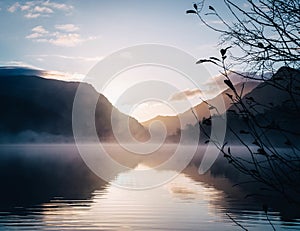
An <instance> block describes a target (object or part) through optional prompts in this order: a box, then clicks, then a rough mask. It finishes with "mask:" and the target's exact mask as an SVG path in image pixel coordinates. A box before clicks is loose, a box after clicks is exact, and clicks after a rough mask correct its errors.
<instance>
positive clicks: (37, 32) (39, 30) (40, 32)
mask: <svg viewBox="0 0 300 231" xmlns="http://www.w3.org/2000/svg"><path fill="white" fill-rule="evenodd" d="M31 31H32V32H33V33H31V34H29V35H27V36H26V37H25V38H27V39H37V38H41V37H43V36H44V35H45V34H48V33H49V31H47V30H46V29H45V28H44V27H43V26H36V27H34V28H32V29H31Z"/></svg>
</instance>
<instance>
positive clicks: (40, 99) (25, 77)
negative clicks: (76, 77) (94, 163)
mask: <svg viewBox="0 0 300 231" xmlns="http://www.w3.org/2000/svg"><path fill="white" fill-rule="evenodd" d="M22 73H23V74H22ZM39 73H42V72H40V71H38V70H37V71H36V70H30V69H26V68H25V69H22V68H21V69H19V68H1V69H0V107H1V113H0V132H1V139H2V140H1V141H2V142H5V141H8V142H9V141H10V140H11V139H15V141H19V142H23V141H24V142H26V141H36V142H39V141H43V140H45V141H51V139H54V141H66V140H72V137H73V132H72V106H73V100H74V96H75V93H76V90H77V88H78V86H79V83H78V82H64V81H60V80H53V79H45V78H42V77H39V76H34V75H32V74H39ZM82 86H83V87H82V88H83V91H84V94H82V95H84V96H82V97H81V98H80V102H81V105H82V111H83V112H84V111H87V110H88V108H89V107H90V106H91V105H90V104H91V102H90V101H89V99H91V98H95V97H98V103H97V106H96V111H95V116H96V117H95V121H96V122H95V123H96V130H97V133H98V136H99V138H100V139H103V140H108V141H109V140H110V141H111V140H114V136H113V133H112V125H111V115H112V110H113V109H114V110H117V109H115V108H114V107H113V106H112V105H111V103H110V102H109V101H108V100H107V99H106V98H105V97H104V96H103V95H101V94H99V93H98V92H97V91H96V90H95V89H94V88H93V87H92V86H91V85H89V84H87V83H83V85H82ZM114 115H115V116H114V118H113V119H114V121H116V122H117V132H118V133H119V134H121V135H122V136H123V137H125V138H126V137H130V134H128V132H127V126H128V125H127V122H128V121H129V126H130V131H131V132H132V134H133V136H134V137H135V138H136V139H146V138H147V137H148V131H147V130H146V129H145V128H144V127H143V126H142V125H141V124H139V123H138V122H137V121H136V120H135V119H133V118H131V117H128V116H127V115H125V114H122V113H121V112H119V111H117V112H116V114H114ZM83 119H84V118H83ZM84 129H85V130H86V131H83V134H89V129H91V128H90V127H88V126H87V127H86V128H84ZM67 137H68V138H67ZM44 138H45V139H44ZM87 138H88V137H87Z"/></svg>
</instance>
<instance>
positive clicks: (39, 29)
mask: <svg viewBox="0 0 300 231" xmlns="http://www.w3.org/2000/svg"><path fill="white" fill-rule="evenodd" d="M32 31H33V32H36V33H40V34H48V33H49V31H47V30H46V29H45V28H44V27H43V26H36V27H34V28H32Z"/></svg>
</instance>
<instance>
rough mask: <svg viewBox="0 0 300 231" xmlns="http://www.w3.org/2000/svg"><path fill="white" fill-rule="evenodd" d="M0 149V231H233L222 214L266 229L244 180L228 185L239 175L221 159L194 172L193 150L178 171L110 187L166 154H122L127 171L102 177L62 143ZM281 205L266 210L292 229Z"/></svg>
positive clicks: (293, 224) (257, 202)
mask: <svg viewBox="0 0 300 231" xmlns="http://www.w3.org/2000/svg"><path fill="white" fill-rule="evenodd" d="M110 148H111V147H110ZM117 150H118V151H116V152H117V153H118V154H117V155H116V156H115V158H117V157H118V156H119V155H120V150H119V149H117ZM164 150H165V149H164ZM1 153H2V154H1V161H0V165H1V168H0V171H1V174H0V176H1V182H2V187H1V188H2V190H1V198H0V202H1V203H0V205H1V209H0V210H1V212H0V230H22V229H23V230H25V229H27V230H28V229H29V230H42V229H43V230H75V229H88V230H149V229H160V230H232V229H234V228H235V229H237V230H238V228H237V227H236V225H235V224H234V223H233V222H232V221H231V220H230V219H229V218H228V217H227V216H226V213H228V214H230V215H231V216H232V217H233V218H235V219H236V220H237V221H238V222H240V223H241V224H243V225H244V226H245V227H247V228H249V229H250V230H251V229H253V230H271V227H270V225H269V223H268V221H267V220H266V216H265V214H264V213H263V212H262V209H261V203H262V201H263V200H260V199H259V198H247V199H245V198H244V197H245V195H246V194H247V193H248V192H249V188H248V187H249V186H245V187H241V186H240V187H232V185H233V184H234V183H236V182H239V181H240V180H242V179H241V176H240V175H239V174H238V173H236V172H235V171H234V170H233V169H231V168H229V167H228V166H227V165H226V163H224V162H223V159H222V158H220V159H218V160H217V162H216V163H215V165H214V166H213V167H212V168H211V170H210V172H209V173H207V174H205V175H199V174H198V166H199V161H200V159H201V150H199V156H196V157H195V158H194V160H193V162H192V163H191V164H190V165H189V166H188V167H187V168H186V169H185V170H184V171H183V172H182V173H180V174H179V175H178V173H176V172H175V171H174V169H165V170H160V169H158V170H154V171H153V178H159V177H160V178H165V177H166V176H168V175H178V176H177V177H176V178H175V179H173V180H172V181H170V182H168V183H167V184H165V185H163V186H161V187H157V188H153V189H150V190H147V191H138V190H125V189H122V188H118V187H116V186H114V185H118V184H119V183H120V182H123V183H126V184H127V185H128V186H132V185H136V184H140V183H141V182H139V181H140V180H141V178H137V175H138V173H139V172H140V171H143V170H145V169H149V168H152V167H153V166H155V165H156V164H157V163H161V162H162V161H163V160H165V159H168V158H169V156H168V154H167V153H166V154H164V155H163V154H162V152H161V153H160V155H157V156H156V157H155V158H154V156H153V155H152V156H151V155H150V156H144V157H143V158H140V157H136V156H135V157H134V158H133V159H130V155H129V154H128V153H127V154H124V156H126V158H124V156H122V158H121V159H123V161H124V162H126V164H127V165H128V166H131V167H132V170H130V171H127V172H115V173H114V175H112V176H111V180H110V182H109V183H106V182H104V181H102V180H100V179H99V178H98V177H96V176H95V175H94V174H93V173H92V172H90V171H89V170H88V169H87V168H86V166H85V165H84V163H83V162H82V160H81V158H80V156H78V153H76V148H75V147H72V146H70V145H62V146H34V147H30V146H25V147H24V146H19V147H13V148H12V147H8V146H7V147H2V148H1ZM128 158H129V159H130V161H129V159H128ZM175 169H176V168H175ZM137 179H138V180H137ZM144 181H149V182H151V179H144ZM281 209H282V208H276V207H274V211H273V212H270V219H271V221H272V223H273V224H274V225H275V226H276V228H277V229H278V230H280V229H285V228H288V227H289V228H291V229H295V230H297V229H299V227H300V223H299V220H297V219H294V220H289V221H284V220H285V219H284V218H285V217H286V218H288V219H290V218H291V217H295V218H297V215H295V216H290V214H289V215H288V216H285V214H284V212H282V211H285V210H284V209H283V210H281ZM279 211H281V214H280V212H279ZM286 220H287V219H286Z"/></svg>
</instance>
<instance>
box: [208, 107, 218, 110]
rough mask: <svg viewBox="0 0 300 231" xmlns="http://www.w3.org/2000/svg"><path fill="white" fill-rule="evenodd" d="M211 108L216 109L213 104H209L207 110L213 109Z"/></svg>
mask: <svg viewBox="0 0 300 231" xmlns="http://www.w3.org/2000/svg"><path fill="white" fill-rule="evenodd" d="M213 109H216V108H215V107H214V106H210V107H209V108H208V110H213Z"/></svg>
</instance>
